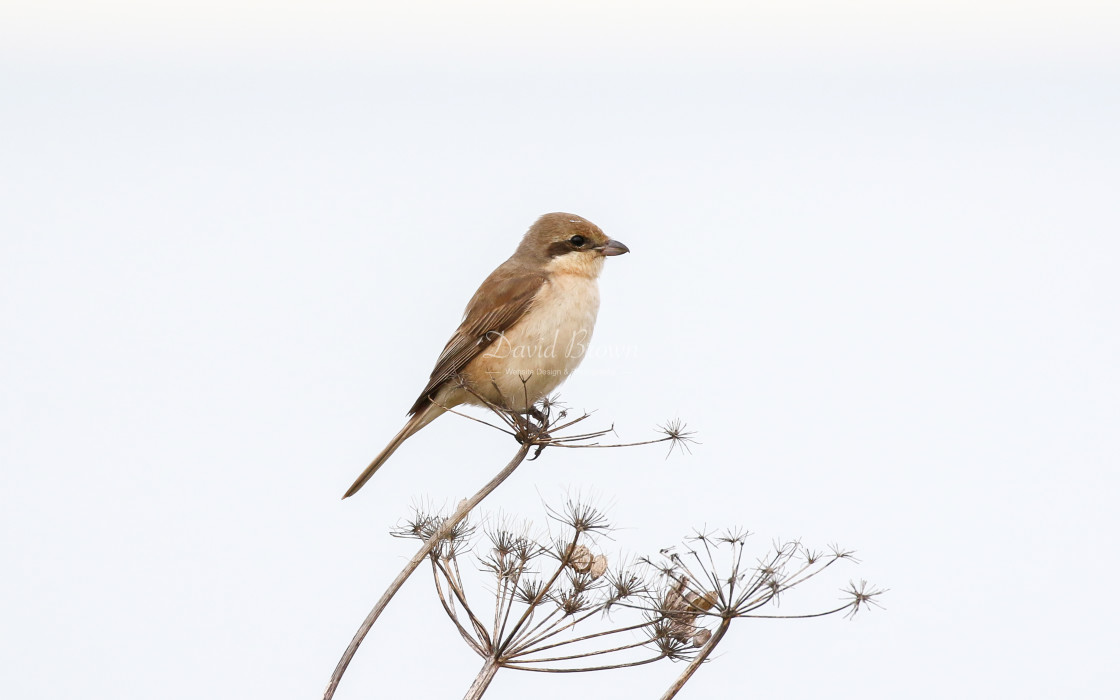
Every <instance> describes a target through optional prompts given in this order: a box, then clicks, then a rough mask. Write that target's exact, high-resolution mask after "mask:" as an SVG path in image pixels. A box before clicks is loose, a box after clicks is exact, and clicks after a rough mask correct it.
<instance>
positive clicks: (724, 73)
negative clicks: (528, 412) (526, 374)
mask: <svg viewBox="0 0 1120 700" xmlns="http://www.w3.org/2000/svg"><path fill="white" fill-rule="evenodd" d="M1118 46H1120V10H1118V9H1117V5H1116V4H1115V3H1114V2H1067V3H1053V2H1051V3H1047V2H1035V3H1020V2H1016V3H1011V2H996V1H987V2H984V1H980V2H967V3H965V2H936V3H934V2H865V3H826V2H819V1H817V2H814V1H805V2H783V3H756V2H726V3H688V4H687V5H686V4H684V3H671V2H642V3H598V2H571V1H569V2H564V3H530V2H517V3H512V2H499V1H492V2H482V3H480V2H473V3H446V2H418V3H401V4H398V5H387V4H384V3H379V2H372V3H371V2H366V3H346V2H334V3H311V2H301V1H299V0H295V1H292V2H287V3H273V2H268V3H266V2H232V3H230V2H221V3H219V2H208V3H207V2H201V3H200V2H191V3H186V2H182V3H158V4H154V3H140V2H119V3H98V4H91V3H76V2H48V3H34V4H32V3H10V2H9V3H5V4H4V5H3V6H2V7H0V47H2V48H0V61H2V63H0V104H2V111H0V120H2V125H3V142H4V146H3V156H2V158H0V178H2V183H0V185H2V188H0V294H2V299H0V303H2V304H3V307H2V313H3V346H2V349H0V361H2V362H0V381H2V391H0V394H2V396H3V398H2V408H0V440H2V442H0V459H2V471H0V522H2V527H3V530H2V531H0V556H2V562H3V565H2V571H3V575H2V576H0V612H2V624H0V659H3V662H2V663H0V693H2V694H3V695H4V696H6V697H13V698H15V697H20V698H79V697H80V698H151V697H159V698H198V697H219V698H286V697H291V698H316V697H318V695H319V693H320V692H321V689H322V687H323V686H324V685H325V683H326V681H327V679H328V677H329V675H330V672H331V670H332V669H333V667H334V664H335V662H336V661H337V659H338V657H339V655H340V654H341V652H342V650H343V648H344V647H345V645H346V644H347V642H348V641H349V639H350V636H351V634H352V633H353V631H354V630H355V629H356V627H357V625H358V623H359V622H360V621H361V619H362V618H363V617H364V615H365V614H366V612H367V611H368V609H369V607H370V606H371V605H372V603H373V602H374V600H376V598H377V597H378V596H379V595H380V593H381V591H382V590H383V588H384V586H385V585H386V584H387V582H388V581H389V580H390V579H391V578H392V576H393V575H395V573H396V571H397V570H399V568H400V566H401V565H402V564H403V562H404V560H405V559H406V558H407V556H409V554H410V553H411V551H412V549H413V548H412V543H410V542H405V541H400V540H394V539H391V538H390V537H389V536H388V534H387V530H388V528H389V527H390V526H391V525H392V524H394V523H396V522H397V521H398V520H399V518H401V517H402V516H404V515H407V513H408V508H409V505H410V504H412V503H415V502H416V501H417V500H419V499H424V498H426V499H431V500H432V501H434V502H435V503H437V504H441V503H451V504H453V503H455V502H456V501H458V499H460V498H462V497H463V496H465V495H467V494H468V493H471V492H473V491H474V490H475V489H476V488H477V487H478V486H479V485H480V484H481V483H482V482H483V481H484V480H485V479H487V478H489V476H490V475H491V474H493V473H494V472H495V471H497V469H498V468H499V467H500V466H501V465H502V464H504V463H505V461H506V459H507V458H508V456H509V455H511V454H512V452H513V450H514V449H515V445H514V444H513V443H512V442H509V441H507V440H506V439H504V438H503V436H501V435H499V434H497V433H493V432H492V431H487V430H486V429H484V428H481V427H480V426H478V425H476V424H473V423H469V422H467V421H464V420H462V419H457V418H454V417H445V418H443V419H441V420H440V421H438V422H437V423H435V424H433V426H431V427H430V428H428V429H427V430H425V431H424V432H423V433H421V434H420V435H418V436H417V437H415V438H414V439H412V440H411V441H409V443H407V444H406V446H405V447H404V448H402V449H401V451H400V452H398V453H397V455H396V456H395V457H394V458H393V459H392V460H391V461H390V462H389V463H388V465H387V466H386V467H385V468H384V469H383V470H382V471H381V472H379V473H378V475H377V476H376V478H375V479H374V480H373V481H372V482H371V484H370V485H369V486H367V487H366V489H365V490H364V491H362V492H361V493H360V494H359V496H358V497H356V498H353V499H350V500H347V501H345V502H342V501H340V500H339V496H340V495H341V493H342V492H343V490H345V488H346V487H347V486H348V485H349V484H350V482H351V480H352V479H353V478H354V477H355V476H356V475H357V473H358V472H359V471H360V470H361V469H362V468H363V467H364V466H365V465H366V463H367V462H368V460H369V459H370V458H371V457H372V456H373V455H374V454H375V453H376V452H377V451H378V450H379V449H380V448H381V447H382V446H383V444H384V443H385V442H387V441H388V439H389V437H391V436H392V434H393V433H395V432H396V430H397V429H398V428H399V427H400V425H401V424H402V423H403V420H404V411H405V410H406V408H407V407H408V406H409V405H410V404H411V402H412V401H413V400H414V399H415V396H416V394H417V393H418V392H419V390H420V388H421V387H422V386H423V384H424V382H425V380H426V378H427V374H428V372H429V371H430V369H431V365H432V363H433V362H434V359H435V357H436V355H438V352H439V349H440V348H441V347H442V345H443V343H444V341H445V340H446V338H447V337H448V335H449V334H450V332H451V331H452V330H453V329H454V327H455V325H456V323H457V322H458V320H459V314H460V313H461V311H462V307H463V305H464V304H465V302H466V300H467V299H468V298H469V296H470V294H471V293H472V292H473V291H474V289H475V287H476V286H477V284H478V283H479V282H480V281H481V280H482V278H483V277H484V276H485V275H486V274H487V273H488V272H489V271H490V270H491V269H492V268H493V267H494V266H496V265H497V264H498V263H499V262H501V261H502V260H504V259H505V258H506V257H507V256H508V255H509V254H510V253H511V252H512V250H513V248H514V247H515V245H516V243H517V241H518V238H519V236H520V235H521V234H522V233H523V231H524V230H525V229H526V228H527V227H528V225H529V224H530V223H531V222H532V221H533V219H534V218H535V217H536V216H538V215H539V214H541V213H544V212H547V211H556V210H561V211H571V212H575V213H578V214H581V215H583V216H586V217H587V218H589V219H590V220H592V221H594V222H596V223H597V224H599V225H600V226H602V227H603V228H604V230H605V231H606V232H607V233H608V234H609V235H611V236H612V237H614V238H617V239H619V240H621V241H624V242H625V243H626V244H628V245H629V246H630V248H631V249H632V251H633V252H632V254H630V255H627V256H623V257H619V258H613V259H611V260H610V261H608V264H607V270H606V272H605V274H604V276H603V279H602V283H601V288H602V297H603V305H602V311H601V313H600V316H599V326H598V329H597V332H596V337H595V340H594V343H593V354H592V357H591V358H590V359H588V360H587V361H586V362H585V363H584V366H583V368H582V369H581V370H580V372H579V373H578V374H577V375H576V376H575V377H574V378H573V379H572V380H571V381H569V382H568V383H567V384H566V385H565V386H564V387H563V388H562V390H561V393H562V394H563V396H564V398H565V399H566V400H567V401H568V402H569V403H571V404H572V405H573V406H574V407H576V408H577V409H583V408H586V409H588V410H597V411H598V413H597V414H596V417H595V418H594V421H598V424H600V425H603V426H606V425H609V424H610V423H612V422H613V423H614V424H615V426H616V428H617V430H618V433H619V436H620V438H621V439H626V440H634V439H642V438H646V437H649V436H650V435H651V434H652V429H653V427H654V426H655V425H656V424H657V423H659V422H663V421H664V420H666V419H668V418H675V417H680V418H682V419H684V420H685V421H687V422H688V423H689V425H690V426H693V427H694V428H696V429H697V430H698V431H700V432H699V439H700V440H701V441H702V443H703V444H702V445H699V446H697V447H696V448H695V449H694V451H693V455H692V456H687V455H684V456H680V455H673V456H672V457H671V458H669V459H665V458H664V450H663V449H662V448H661V447H652V448H636V449H631V450H626V451H589V450H584V451H565V452H560V451H555V450H554V451H550V452H546V453H545V454H544V456H543V457H542V458H541V459H540V460H539V461H537V462H534V463H530V464H527V465H525V466H524V467H522V469H521V470H520V471H519V472H518V473H517V474H516V475H515V476H514V477H513V479H511V481H510V482H509V483H507V484H506V485H504V486H503V487H502V488H501V490H500V491H499V492H498V493H497V494H496V495H495V496H494V497H493V498H492V499H491V500H490V501H489V502H488V504H487V507H486V508H485V510H487V511H491V512H493V511H496V510H499V509H500V510H502V511H503V512H505V513H506V514H508V515H510V516H511V517H526V518H531V519H533V520H535V521H537V522H542V521H543V506H542V501H547V502H550V503H557V502H559V501H562V500H563V499H564V498H565V497H566V496H567V495H568V494H570V493H581V494H585V495H592V496H594V497H596V498H598V499H599V502H600V503H601V504H603V505H604V506H605V507H608V509H609V512H610V514H611V516H612V518H613V520H614V522H616V523H617V524H618V525H619V526H620V528H621V529H620V530H619V531H618V532H617V533H616V534H615V541H614V542H613V543H607V551H608V553H609V554H612V556H613V554H614V552H619V551H621V552H627V553H630V554H641V553H649V552H655V551H656V550H657V549H659V548H661V547H664V546H667V545H670V544H673V543H675V542H679V541H680V538H681V537H682V536H684V535H687V534H688V533H689V532H690V531H691V529H692V528H694V527H702V526H704V525H708V526H722V525H741V526H744V527H747V528H749V529H751V530H752V531H755V532H757V533H759V534H758V536H757V537H756V539H755V544H756V546H757V547H758V548H759V550H758V551H760V552H761V551H762V550H764V549H765V548H766V546H767V544H768V542H769V541H770V539H771V538H774V537H786V538H789V537H801V538H802V539H803V541H805V542H806V543H807V544H811V545H817V546H823V545H827V544H828V543H831V542H838V543H840V544H842V545H843V546H846V547H851V548H854V549H856V550H858V552H859V556H860V558H861V559H862V561H863V563H862V564H861V565H859V566H850V567H847V568H846V569H844V570H842V571H838V572H837V575H836V576H833V577H831V578H829V579H827V580H823V581H821V582H820V583H818V584H816V585H815V587H806V589H805V590H804V592H803V595H802V594H795V595H794V596H791V597H790V598H789V599H787V602H786V603H785V604H784V605H783V612H786V611H788V612H794V611H798V610H813V609H819V608H820V607H822V606H827V605H829V604H832V603H833V602H835V600H836V597H837V595H838V589H839V588H840V587H842V586H843V585H845V584H846V583H847V581H848V579H849V578H853V579H856V580H858V579H860V578H867V579H869V580H871V581H872V582H874V583H876V584H877V585H880V586H883V587H887V588H889V589H890V592H889V594H888V595H887V596H886V597H885V598H884V599H883V602H884V603H885V605H886V606H887V609H886V610H873V611H871V612H870V613H869V614H866V615H864V614H861V615H859V616H857V617H856V619H855V620H854V621H851V622H849V621H846V620H842V619H839V618H825V619H820V620H813V621H803V622H761V623H744V624H741V625H736V626H734V627H733V628H732V631H731V634H730V635H729V636H728V638H727V639H726V640H725V642H724V644H723V645H722V646H721V647H720V650H719V653H718V654H717V657H718V658H716V659H715V661H714V662H713V663H712V664H711V665H709V666H707V667H705V668H703V669H701V671H700V672H699V673H698V675H697V676H696V677H695V678H694V679H693V681H691V683H690V684H689V685H688V686H686V688H685V691H684V693H683V694H682V695H681V697H691V698H703V697H740V696H742V697H747V696H750V697H778V696H780V697H785V698H819V697H825V696H828V697H859V698H865V699H868V698H898V697H921V698H943V697H975V698H992V697H1015V698H1044V697H1046V698H1053V697H1101V698H1105V697H1115V696H1116V695H1117V693H1118V692H1120V678H1118V675H1120V671H1118V670H1117V669H1118V668H1120V667H1118V665H1117V662H1116V660H1117V658H1120V645H1118V643H1117V635H1116V630H1117V626H1118V624H1120V620H1118V615H1117V613H1116V610H1115V606H1114V600H1115V597H1116V594H1115V590H1114V588H1115V582H1116V575H1117V573H1118V566H1117V554H1116V551H1115V541H1116V535H1117V532H1118V531H1120V517H1118V516H1117V515H1116V512H1115V509H1116V507H1117V488H1118V486H1120V484H1118V480H1117V476H1116V469H1117V453H1118V449H1117V448H1118V438H1117V426H1118V424H1120V423H1118V421H1120V403H1118V398H1117V396H1118V391H1120V367H1118V362H1117V359H1118V351H1120V329H1118V321H1117V318H1118V314H1117V308H1118V305H1120V283H1118V282H1117V278H1116V275H1117V272H1116V271H1117V265H1118V263H1120V242H1118V234H1120V227H1118V225H1117V224H1118V221H1117V219H1118V215H1117V212H1118V205H1117V192H1118V191H1120V136H1118V134H1120V129H1118V126H1117V125H1118V124H1120V63H1118V60H1120V49H1118V48H1117V47H1118ZM798 596H801V597H798ZM479 665H480V663H479V661H478V659H476V658H475V657H473V656H472V655H471V652H470V651H469V650H468V649H467V648H466V647H465V646H464V645H463V644H462V642H461V641H460V640H459V639H458V637H457V635H456V634H455V633H454V631H453V629H452V627H451V626H450V624H449V623H448V622H447V621H446V619H444V618H443V617H442V613H441V612H440V611H439V609H438V605H437V603H436V600H435V598H434V596H433V595H432V592H431V588H430V579H429V578H428V577H427V576H419V577H417V578H416V579H415V580H413V581H411V582H410V584H409V585H408V587H407V588H406V589H405V591H404V592H403V593H402V596H401V598H400V599H399V600H398V601H396V602H395V604H394V605H393V606H392V607H390V609H389V612H388V613H387V614H386V615H385V616H384V617H383V619H382V621H381V623H379V625H378V626H377V627H375V628H374V631H373V633H372V634H371V636H370V637H369V639H368V640H367V642H366V644H365V645H364V646H363V647H362V649H361V650H360V652H359V654H358V657H357V659H356V660H355V662H354V664H353V666H352V667H351V671H350V673H349V674H348V675H347V676H346V678H345V679H344V680H343V684H342V686H341V688H340V691H339V694H338V697H339V698H368V697H421V698H429V697H430V698H454V697H460V696H461V694H462V693H463V692H464V691H465V689H466V687H467V686H468V685H469V683H470V681H471V679H472V678H473V676H474V673H475V671H476V669H477V667H478V666H479ZM680 670H681V667H680V666H679V665H676V666H674V665H672V664H669V663H664V664H661V665H654V666H650V667H644V668H640V669H633V670H628V671H616V672H612V673H604V674H596V675H594V676H559V677H556V676H538V675H536V674H523V673H517V672H514V671H504V672H501V673H499V675H498V676H497V679H496V680H495V682H494V685H493V686H492V687H491V689H490V691H489V694H488V695H487V697H492V698H516V697H537V698H561V697H570V696H571V694H572V693H576V692H580V693H584V696H585V697H603V698H606V697H622V698H629V697H634V698H650V697H658V696H659V694H660V692H661V691H662V690H663V689H664V688H665V687H666V686H667V685H668V683H669V682H670V681H671V679H672V678H674V677H675V676H676V674H677V673H679V671H680Z"/></svg>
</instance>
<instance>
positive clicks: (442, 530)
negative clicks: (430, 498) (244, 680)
mask: <svg viewBox="0 0 1120 700" xmlns="http://www.w3.org/2000/svg"><path fill="white" fill-rule="evenodd" d="M531 447H532V445H530V444H529V443H525V444H523V445H521V446H520V447H518V448H517V452H516V453H515V454H514V456H513V459H511V460H510V462H509V464H507V465H506V466H505V468H504V469H502V471H500V472H498V474H497V475H496V476H495V477H494V478H493V479H491V480H490V481H489V482H488V483H487V484H486V485H485V486H483V487H482V488H481V489H480V490H479V491H478V493H476V494H475V495H473V496H471V497H470V498H469V499H466V500H464V501H463V502H462V503H460V504H459V507H458V508H456V509H455V512H454V513H452V514H451V516H450V517H448V518H447V520H445V521H444V522H443V524H442V525H440V527H439V529H438V530H437V531H436V532H434V533H433V534H432V536H431V537H429V538H428V540H427V541H426V542H424V545H423V546H422V547H420V549H419V551H417V552H416V554H414V555H413V556H412V558H411V559H409V560H408V563H407V564H405V567H404V569H402V570H401V572H400V573H399V574H397V577H396V578H395V579H393V582H392V583H391V584H389V588H388V589H386V591H385V593H384V594H382V596H381V599H380V600H378V601H377V604H376V605H374V606H373V609H372V610H370V611H369V614H368V615H366V619H365V620H364V621H363V622H362V625H361V627H359V628H358V631H357V633H356V634H355V635H354V638H353V639H352V640H350V645H349V646H347V647H346V651H344V652H343V653H342V658H341V659H339V660H338V665H337V666H335V669H334V673H332V674H331V679H330V682H329V683H327V687H326V689H325V690H324V691H323V700H331V698H333V697H334V693H335V690H336V689H337V688H338V684H339V682H340V681H341V680H342V674H344V673H346V667H347V666H349V665H350V661H351V660H353V658H354V654H356V653H357V652H358V647H359V646H361V644H362V640H363V639H365V637H366V635H367V634H369V631H370V628H372V627H373V623H374V622H376V621H377V618H378V617H380V616H381V613H382V612H383V611H384V610H385V608H386V607H387V606H388V605H389V601H391V600H392V599H393V596H394V595H396V594H397V591H399V590H400V589H401V586H403V585H404V582H405V581H407V580H408V577H409V576H411V575H412V572H413V571H415V570H416V567H418V566H420V564H421V562H423V561H424V559H426V558H427V556H428V554H429V553H430V552H431V551H432V549H433V548H435V546H436V545H437V544H438V543H439V541H440V540H441V539H443V538H444V537H446V536H447V535H448V534H449V533H451V531H452V530H453V529H454V527H455V526H456V525H458V524H459V522H460V521H461V520H463V518H465V517H467V514H468V513H470V512H471V511H472V510H473V509H474V507H475V506H477V505H478V504H479V503H481V502H482V499H484V498H486V497H487V496H489V495H490V494H491V493H493V491H494V489H496V488H498V486H499V485H501V483H502V482H503V481H505V480H506V479H507V478H509V475H510V474H512V473H513V472H514V470H515V469H517V467H518V466H520V465H521V463H522V462H524V461H525V458H526V457H527V456H528V455H529V450H530V448H531Z"/></svg>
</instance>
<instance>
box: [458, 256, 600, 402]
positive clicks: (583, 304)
mask: <svg viewBox="0 0 1120 700" xmlns="http://www.w3.org/2000/svg"><path fill="white" fill-rule="evenodd" d="M598 313H599V286H598V282H597V281H596V280H595V279H593V278H588V277H586V276H583V275H557V274H553V275H551V276H550V277H549V279H548V281H547V282H545V283H544V284H543V285H541V289H540V291H538V292H537V295H536V296H535V297H534V299H533V303H532V305H531V306H530V308H529V310H528V311H527V312H526V313H525V315H524V316H522V317H521V319H520V320H519V321H518V322H517V323H516V324H514V326H513V327H512V328H510V329H509V330H507V331H506V332H505V333H504V334H502V335H501V336H500V337H498V338H497V339H495V340H494V341H493V342H492V343H491V344H490V346H489V347H488V348H487V349H486V351H484V352H483V353H482V354H481V355H479V357H478V358H476V359H475V361H474V362H472V363H471V365H470V366H469V367H468V369H467V374H468V378H469V379H470V380H471V381H472V383H473V384H474V385H475V386H476V387H477V388H479V389H480V390H482V389H484V387H485V389H484V391H487V392H493V393H494V394H495V395H494V396H487V398H488V400H491V401H495V402H497V400H496V399H497V398H498V397H497V395H496V394H497V393H498V391H500V393H501V395H502V398H503V399H504V401H505V403H506V404H507V405H510V406H511V407H513V408H517V409H518V410H524V409H525V407H526V405H527V404H531V403H533V402H535V401H536V400H538V399H540V398H541V397H543V396H545V395H547V394H549V393H551V392H552V391H553V390H554V389H555V388H556V387H558V386H559V385H560V384H561V382H563V381H564V380H565V379H567V378H568V375H570V374H571V373H572V372H573V371H574V370H575V369H576V367H578V366H579V364H580V363H581V362H582V361H583V358H584V357H585V356H586V355H587V351H588V346H589V344H590V342H591V335H592V333H593V332H594V330H595V318H596V316H597V315H598ZM523 379H525V380H527V381H525V382H524V383H523V381H522V380H523ZM495 384H496V385H497V387H496V389H495V387H494V385H495ZM526 399H527V401H526Z"/></svg>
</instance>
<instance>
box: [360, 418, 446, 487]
mask: <svg viewBox="0 0 1120 700" xmlns="http://www.w3.org/2000/svg"><path fill="white" fill-rule="evenodd" d="M443 412H444V409H443V408H440V407H439V406H436V405H435V404H429V405H428V406H427V407H426V408H423V409H421V410H420V411H418V412H417V413H416V414H415V415H413V416H412V417H411V418H409V419H408V422H407V423H405V424H404V427H403V428H401V431H400V432H399V433H397V434H396V437H394V438H393V439H392V440H390V441H389V444H388V445H386V446H385V449H383V450H381V453H380V454H378V455H377V456H376V457H374V458H373V461H372V462H370V463H369V466H368V467H366V469H365V471H363V472H362V473H361V476H359V477H358V479H357V480H356V481H355V482H354V484H353V485H352V486H351V487H350V488H349V489H348V490H347V491H346V493H345V494H344V495H343V496H342V497H343V498H350V497H351V496H353V495H354V494H356V493H357V492H358V489H360V488H362V487H363V486H365V485H366V482H367V481H369V479H370V477H372V476H373V473H374V472H376V471H377V470H378V469H380V468H381V465H382V464H385V462H386V461H387V460H388V459H389V458H390V457H392V456H393V453H394V452H396V451H397V448H398V447H400V446H401V444H403V443H404V441H405V440H407V439H408V438H410V437H412V435H413V434H414V433H416V432H417V431H419V430H420V429H421V428H423V427H424V426H425V425H427V424H428V423H431V422H432V421H433V420H435V419H436V418H437V417H439V415H440V414H442V413H443Z"/></svg>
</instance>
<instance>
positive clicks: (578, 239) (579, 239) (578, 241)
mask: <svg viewBox="0 0 1120 700" xmlns="http://www.w3.org/2000/svg"><path fill="white" fill-rule="evenodd" d="M568 242H569V243H571V244H572V245H574V246H575V247H577V248H579V247H580V246H581V245H583V244H584V243H586V242H587V239H586V238H584V237H583V236H572V237H571V238H569V239H568Z"/></svg>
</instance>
